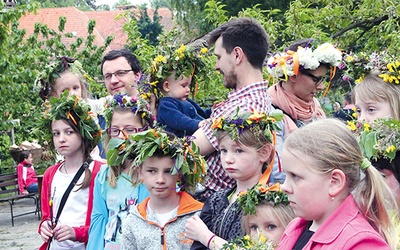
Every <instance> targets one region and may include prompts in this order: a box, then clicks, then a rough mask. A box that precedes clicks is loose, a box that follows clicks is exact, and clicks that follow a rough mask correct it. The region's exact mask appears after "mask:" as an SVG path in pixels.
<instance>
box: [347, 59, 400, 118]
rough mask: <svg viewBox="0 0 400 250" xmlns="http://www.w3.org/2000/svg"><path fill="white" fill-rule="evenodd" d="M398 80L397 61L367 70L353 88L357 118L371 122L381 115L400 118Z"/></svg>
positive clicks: (399, 75) (398, 67) (398, 64)
mask: <svg viewBox="0 0 400 250" xmlns="http://www.w3.org/2000/svg"><path fill="white" fill-rule="evenodd" d="M358 67H359V68H362V67H363V66H358ZM367 73H368V72H367ZM396 81H397V82H396ZM399 81H400V62H399V61H396V62H391V63H388V64H385V66H384V67H381V68H379V70H373V71H371V72H369V73H368V74H367V76H366V77H364V78H363V79H362V80H361V82H360V83H359V84H357V85H356V86H355V88H354V93H353V95H354V96H353V100H354V103H355V106H356V110H357V114H358V120H359V121H367V122H372V121H374V120H375V119H377V118H381V117H392V118H394V119H396V120H400V98H399V96H400V85H399V84H398V82H399Z"/></svg>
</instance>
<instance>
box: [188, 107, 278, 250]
mask: <svg viewBox="0 0 400 250" xmlns="http://www.w3.org/2000/svg"><path fill="white" fill-rule="evenodd" d="M275 112H276V113H274V114H271V116H267V115H266V114H264V113H258V112H255V113H243V114H239V109H237V111H236V113H235V114H234V115H233V116H232V117H229V118H224V117H221V118H219V119H217V120H214V122H213V125H212V128H213V129H215V131H216V137H217V140H218V146H219V149H220V154H221V160H222V166H223V168H224V170H225V171H226V172H227V173H228V175H229V176H230V177H231V178H233V179H235V180H236V186H235V187H234V188H232V189H228V190H223V191H219V192H216V193H215V194H213V195H211V196H210V197H209V198H208V199H207V201H206V203H205V204H204V208H203V209H202V211H201V214H200V218H199V217H197V216H194V217H193V218H191V219H190V220H188V223H187V225H186V232H187V235H188V237H189V238H191V239H193V240H195V242H194V243H193V246H192V248H191V249H206V248H208V249H219V248H220V247H222V245H223V244H224V243H225V242H226V241H229V240H233V239H235V238H236V237H238V236H243V235H244V232H243V230H242V229H241V218H242V209H241V208H240V207H239V205H238V203H237V202H236V199H237V197H238V195H239V193H240V192H242V191H246V190H247V189H249V188H252V187H253V186H255V185H256V184H257V182H260V183H264V184H265V183H268V182H269V181H268V179H269V175H270V173H271V170H272V169H271V168H272V165H271V164H270V166H269V167H268V168H267V169H266V165H267V164H268V163H269V162H270V161H271V159H273V157H274V152H273V151H274V146H273V142H274V136H273V133H274V132H273V131H272V130H276V127H277V125H276V122H277V121H280V120H281V119H282V117H283V114H282V113H281V112H278V111H275ZM263 172H264V175H263ZM262 177H263V178H262ZM261 178H262V179H261Z"/></svg>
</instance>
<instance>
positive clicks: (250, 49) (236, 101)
mask: <svg viewBox="0 0 400 250" xmlns="http://www.w3.org/2000/svg"><path fill="white" fill-rule="evenodd" d="M214 44H215V48H214V54H215V55H216V56H217V62H216V65H215V69H216V70H218V71H219V72H220V73H221V74H222V75H223V76H224V86H225V87H226V88H229V89H232V91H231V92H230V93H229V94H228V98H227V99H226V100H225V101H223V102H221V103H219V104H217V105H215V106H214V107H213V110H212V114H211V116H210V118H211V119H212V120H213V119H217V118H219V117H221V116H230V115H232V113H234V112H235V111H236V109H237V107H240V110H242V111H253V110H256V111H257V112H265V113H269V112H270V111H271V110H272V107H271V101H270V98H269V95H268V93H267V88H268V82H266V81H264V80H263V71H262V69H263V63H264V61H265V58H266V56H267V52H268V48H269V38H268V35H267V33H266V32H265V30H264V28H263V27H262V26H261V25H260V23H258V21H256V20H254V19H249V18H237V19H233V20H231V21H229V22H227V23H225V24H223V25H221V26H220V27H218V28H216V29H215V30H213V31H212V32H211V33H210V36H209V38H208V45H209V46H212V45H214ZM194 136H195V137H196V139H195V140H194V142H195V143H196V145H198V146H199V147H200V151H201V154H202V155H205V156H206V155H207V163H208V172H207V177H208V178H207V181H206V183H205V190H204V191H203V192H202V193H201V194H199V196H198V199H200V200H204V199H206V198H207V197H209V196H210V195H211V194H212V193H214V192H216V191H219V190H221V189H225V188H232V187H233V186H234V185H235V181H234V180H233V179H232V178H230V177H229V176H228V175H227V174H226V173H225V171H224V169H223V168H222V165H221V158H220V155H219V152H218V144H217V141H216V138H215V136H213V132H212V130H211V122H207V123H205V124H204V125H203V126H202V127H201V128H199V129H198V130H197V131H196V132H195V134H194ZM280 142H281V141H280ZM280 142H279V143H278V144H279V146H281V145H282V143H280ZM278 150H279V147H278Z"/></svg>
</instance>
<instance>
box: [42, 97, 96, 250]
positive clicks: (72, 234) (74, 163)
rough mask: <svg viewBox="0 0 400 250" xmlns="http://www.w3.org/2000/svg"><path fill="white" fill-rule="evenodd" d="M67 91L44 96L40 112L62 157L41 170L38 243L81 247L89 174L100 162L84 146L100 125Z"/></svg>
mask: <svg viewBox="0 0 400 250" xmlns="http://www.w3.org/2000/svg"><path fill="white" fill-rule="evenodd" d="M68 94H69V93H68V91H67V92H65V93H62V94H61V95H60V98H59V99H58V98H55V97H52V98H50V100H49V105H50V108H49V109H48V110H47V111H46V113H45V119H44V122H45V124H46V125H47V126H48V129H49V131H48V132H49V137H52V142H53V145H54V148H55V150H57V152H58V153H59V154H60V155H62V156H63V157H64V159H65V160H64V161H62V162H61V163H59V164H56V165H54V166H52V167H50V168H48V169H47V170H46V171H45V173H44V177H43V186H42V193H41V204H42V206H41V207H42V222H41V223H40V225H39V234H40V235H41V237H42V239H43V241H44V244H43V245H42V246H41V247H40V249H46V248H47V249H85V244H86V243H87V240H88V231H89V225H90V214H91V211H92V202H93V187H94V179H95V178H94V177H95V176H96V174H97V173H98V171H99V169H100V165H101V162H98V161H92V160H91V157H90V152H91V150H92V149H93V147H94V146H95V145H96V144H97V143H98V141H99V140H100V136H101V130H100V128H99V126H98V125H97V124H96V122H95V121H94V120H93V118H92V117H91V116H90V114H89V113H90V106H89V105H87V104H86V103H85V102H83V101H82V100H81V99H79V98H78V97H76V96H75V95H72V96H70V97H68ZM50 132H51V136H50ZM47 141H51V140H47Z"/></svg>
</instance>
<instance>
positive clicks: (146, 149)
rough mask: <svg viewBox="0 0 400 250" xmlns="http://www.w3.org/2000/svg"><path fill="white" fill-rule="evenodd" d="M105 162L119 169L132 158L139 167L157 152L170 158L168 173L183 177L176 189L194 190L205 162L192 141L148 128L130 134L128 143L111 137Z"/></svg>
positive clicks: (204, 168)
mask: <svg viewBox="0 0 400 250" xmlns="http://www.w3.org/2000/svg"><path fill="white" fill-rule="evenodd" d="M108 148H109V152H107V161H108V164H109V165H110V166H118V165H119V164H121V163H122V162H124V160H125V159H127V158H130V157H132V155H134V160H133V163H132V166H133V167H136V166H139V165H140V164H142V163H143V162H144V161H145V160H146V159H148V158H149V157H152V156H153V155H154V153H155V152H156V151H160V152H162V153H163V154H164V155H168V156H170V157H171V158H172V159H174V161H175V165H174V167H173V168H172V169H171V174H172V175H175V174H178V173H179V174H180V175H181V176H182V178H181V180H180V183H179V186H180V188H181V189H182V190H186V191H194V190H195V187H196V184H197V183H199V182H202V179H203V176H204V175H205V174H206V170H207V163H206V161H205V160H204V158H203V157H202V156H201V155H200V153H199V152H200V151H199V148H198V147H197V146H196V144H195V143H193V142H192V138H190V137H185V138H178V137H175V138H173V139H171V137H170V135H169V134H167V133H166V132H164V131H162V130H160V129H150V130H146V131H143V132H139V133H136V134H132V135H130V137H129V138H128V139H127V140H121V139H116V138H112V139H111V140H110V143H109V145H108Z"/></svg>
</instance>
